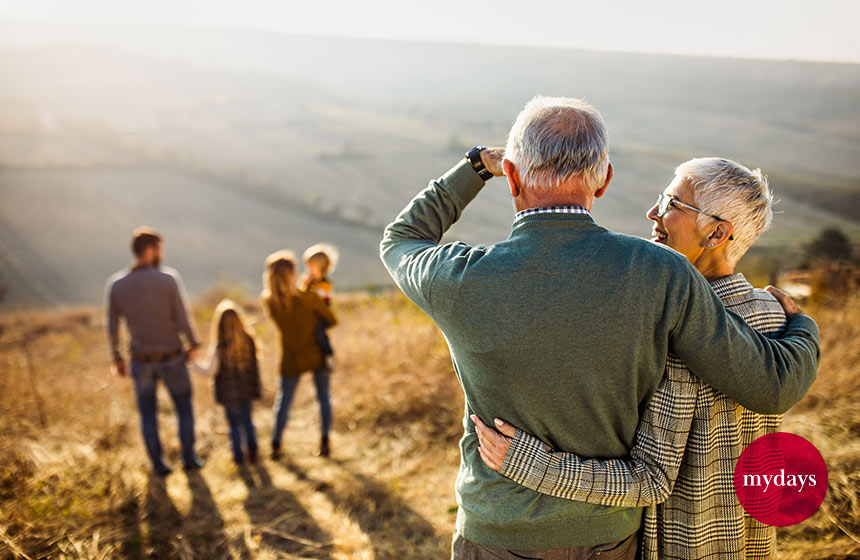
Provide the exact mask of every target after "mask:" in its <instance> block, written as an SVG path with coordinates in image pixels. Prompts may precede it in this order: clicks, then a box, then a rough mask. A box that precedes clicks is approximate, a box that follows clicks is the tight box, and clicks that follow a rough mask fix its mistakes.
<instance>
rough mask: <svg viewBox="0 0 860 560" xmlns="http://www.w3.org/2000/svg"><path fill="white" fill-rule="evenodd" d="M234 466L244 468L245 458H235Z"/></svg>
mask: <svg viewBox="0 0 860 560" xmlns="http://www.w3.org/2000/svg"><path fill="white" fill-rule="evenodd" d="M233 464H234V465H236V466H237V467H242V466H244V465H245V458H244V457H233Z"/></svg>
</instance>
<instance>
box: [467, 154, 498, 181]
mask: <svg viewBox="0 0 860 560" xmlns="http://www.w3.org/2000/svg"><path fill="white" fill-rule="evenodd" d="M486 149H487V147H486V146H475V147H474V148H472V149H471V150H469V151H468V152H466V161H468V162H469V164H470V165H471V166H472V169H474V170H475V171H476V172H477V173H478V177H480V178H481V179H483V180H484V182H486V181H489V180H490V179H492V178H493V174H492V173H490V170H489V169H487V168H486V166H484V162H483V160H481V150H486Z"/></svg>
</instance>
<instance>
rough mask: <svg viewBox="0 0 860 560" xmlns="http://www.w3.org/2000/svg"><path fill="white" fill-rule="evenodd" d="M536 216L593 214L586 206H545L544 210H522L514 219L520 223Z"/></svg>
mask: <svg viewBox="0 0 860 560" xmlns="http://www.w3.org/2000/svg"><path fill="white" fill-rule="evenodd" d="M534 214H585V215H586V216H591V212H589V211H588V208H585V207H584V206H578V205H569V206H544V207H542V208H526V209H525V210H520V211H519V212H517V214H516V216H515V217H514V223H516V222H518V221H520V220H521V219H522V218H525V217H526V216H532V215H534Z"/></svg>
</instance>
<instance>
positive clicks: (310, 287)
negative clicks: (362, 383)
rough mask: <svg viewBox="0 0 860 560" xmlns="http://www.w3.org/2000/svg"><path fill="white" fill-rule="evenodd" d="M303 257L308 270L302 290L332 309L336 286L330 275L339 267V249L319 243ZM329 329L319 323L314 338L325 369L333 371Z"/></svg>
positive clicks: (303, 280) (311, 247) (332, 351)
mask: <svg viewBox="0 0 860 560" xmlns="http://www.w3.org/2000/svg"><path fill="white" fill-rule="evenodd" d="M302 256H303V260H304V261H305V270H306V272H305V275H304V277H303V278H302V289H303V290H304V291H306V292H314V293H316V294H317V295H318V296H320V297H321V298H322V300H323V301H324V302H325V304H326V305H328V306H329V307H330V306H331V298H332V294H333V292H334V286H333V285H332V283H331V280H329V278H328V275H329V274H331V273H332V272H334V269H335V268H336V267H337V261H338V258H339V256H340V255H339V253H338V251H337V248H335V247H334V246H332V245H328V244H326V243H317V244H316V245H312V246H310V247H308V248H307V250H306V251H305V253H304V255H302ZM327 328H328V325H326V324H325V322H324V321H319V322H318V323H317V328H316V331H314V336H315V337H316V341H317V345H318V346H319V347H320V351H321V352H322V355H323V364H324V367H325V369H327V370H328V371H331V370H332V369H334V350H333V349H332V347H331V341H330V340H329V338H328V332H327V330H326V329H327Z"/></svg>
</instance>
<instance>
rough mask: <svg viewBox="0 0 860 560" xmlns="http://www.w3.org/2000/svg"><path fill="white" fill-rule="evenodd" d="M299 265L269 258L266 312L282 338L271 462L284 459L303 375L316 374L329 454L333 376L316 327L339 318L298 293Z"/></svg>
mask: <svg viewBox="0 0 860 560" xmlns="http://www.w3.org/2000/svg"><path fill="white" fill-rule="evenodd" d="M297 279H298V265H297V262H296V255H295V254H294V253H293V252H292V251H276V252H274V253H272V254H271V255H269V256H268V257H267V258H266V268H265V270H264V271H263V286H264V287H263V293H262V294H261V297H262V300H263V307H264V308H265V309H266V312H267V313H268V314H269V317H271V319H272V321H273V322H274V323H275V326H277V327H278V331H279V332H280V333H281V385H280V388H279V390H278V396H277V398H276V399H275V428H274V431H273V432H272V459H275V460H277V459H279V458H280V457H281V436H282V434H283V432H284V428H285V427H286V425H287V419H288V417H289V413H290V404H291V403H292V400H293V395H294V394H295V391H296V386H297V385H298V383H299V377H300V376H301V374H302V373H305V372H308V371H312V372H313V376H314V385H315V386H316V390H317V400H318V401H319V404H320V417H321V422H322V441H321V443H320V455H323V456H327V455H328V454H329V430H330V429H331V423H332V413H331V397H330V395H329V375H328V371H327V370H326V369H325V367H324V363H323V356H322V352H320V349H319V346H317V341H316V337H315V331H316V328H317V323H319V322H320V321H322V322H324V323H325V324H326V325H327V326H328V327H331V326H334V324H335V322H336V320H335V317H334V314H332V312H331V310H330V309H329V308H328V306H327V305H326V304H325V302H324V301H323V300H322V298H320V297H319V296H318V295H317V294H315V293H314V292H302V291H300V290H299V289H298V287H297Z"/></svg>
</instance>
